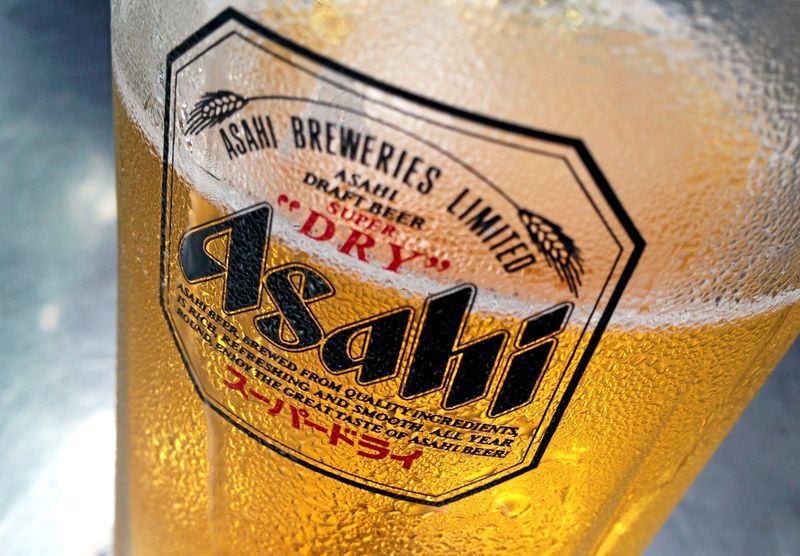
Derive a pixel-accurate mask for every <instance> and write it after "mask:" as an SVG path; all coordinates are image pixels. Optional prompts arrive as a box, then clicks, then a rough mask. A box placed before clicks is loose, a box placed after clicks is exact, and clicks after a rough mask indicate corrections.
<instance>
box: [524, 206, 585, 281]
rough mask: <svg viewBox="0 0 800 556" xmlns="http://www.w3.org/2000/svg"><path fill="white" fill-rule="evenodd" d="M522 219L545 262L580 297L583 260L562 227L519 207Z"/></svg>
mask: <svg viewBox="0 0 800 556" xmlns="http://www.w3.org/2000/svg"><path fill="white" fill-rule="evenodd" d="M518 211H519V212H518V214H519V219H520V220H521V221H522V224H523V225H524V226H525V229H526V230H527V231H528V235H529V236H530V238H531V241H532V242H533V244H534V245H535V246H536V248H537V249H538V250H539V253H541V254H542V257H544V260H545V261H547V264H548V265H550V267H551V268H553V269H554V270H555V271H556V274H558V277H559V279H560V280H561V281H562V282H565V283H566V284H567V287H568V288H569V291H571V292H572V293H573V294H575V297H577V296H578V288H579V287H580V286H581V285H582V283H581V276H582V275H583V260H582V259H581V253H580V250H579V249H578V247H577V245H575V242H574V241H572V238H570V237H569V236H568V235H567V234H565V233H564V232H563V231H562V230H561V227H560V226H559V225H558V224H556V223H555V222H552V221H550V220H548V219H547V218H545V217H544V216H540V215H538V214H536V213H534V212H531V211H530V210H528V209H526V208H522V207H518Z"/></svg>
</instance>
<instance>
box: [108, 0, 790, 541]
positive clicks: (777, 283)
mask: <svg viewBox="0 0 800 556" xmlns="http://www.w3.org/2000/svg"><path fill="white" fill-rule="evenodd" d="M546 4H547V3H533V5H529V4H528V3H513V2H512V3H508V4H507V5H506V4H505V3H500V4H498V3H496V2H486V3H484V2H464V3H460V2H427V1H426V2H413V3H410V2H409V3H390V2H383V3H371V2H365V1H364V2H362V1H353V2H349V1H342V2H332V1H331V2H328V1H318V2H314V3H310V2H296V3H295V2H288V3H284V4H282V5H280V6H277V7H276V6H274V5H273V3H268V2H263V3H261V2H244V1H242V2H234V7H233V8H226V9H223V8H224V6H220V5H219V4H218V3H216V2H200V1H182V2H174V3H173V2H170V3H162V2H154V1H143V2H128V1H119V2H114V5H113V10H114V13H113V31H114V46H113V61H114V79H115V109H116V133H117V134H116V138H117V152H118V158H117V172H118V173H117V176H118V191H119V193H118V194H119V203H120V221H119V234H120V250H121V254H120V297H119V303H120V320H119V326H120V328H119V338H120V354H119V407H120V413H119V423H120V428H119V456H118V462H119V469H118V477H119V478H118V488H119V490H118V507H117V550H118V552H119V553H120V554H159V555H160V554H176V555H177V554H181V555H182V554H189V553H191V554H236V555H239V554H284V553H299V554H340V553H341V554H417V553H419V554H488V553H491V552H504V553H514V554H516V553H518V554H539V553H547V554H561V553H574V554H583V553H587V552H592V553H608V552H614V553H630V552H631V551H638V550H641V549H642V548H643V547H644V546H645V545H646V543H647V541H648V540H649V539H650V537H651V536H652V534H653V533H654V532H655V530H656V529H657V528H658V526H659V525H660V523H661V522H662V521H663V519H664V518H665V517H666V515H667V514H668V512H669V510H670V509H671V507H672V506H673V505H674V503H675V502H676V501H677V499H678V497H679V496H680V494H681V493H682V491H683V490H684V489H685V488H686V486H687V485H688V484H689V482H690V481H691V480H692V479H693V477H694V476H695V475H696V474H697V472H698V471H699V469H700V468H701V466H702V465H703V463H704V462H705V461H706V460H707V459H708V458H709V457H710V455H711V453H712V452H713V450H714V448H715V447H716V446H717V444H718V443H719V442H720V440H721V439H722V437H723V436H724V434H725V433H726V431H727V430H728V429H729V428H730V426H731V424H732V423H733V421H734V420H735V418H736V417H737V416H738V415H739V413H740V412H741V411H742V409H743V408H744V406H745V404H746V403H747V402H748V401H749V400H750V398H751V397H752V396H753V394H754V393H755V391H756V390H757V389H758V387H759V385H760V384H761V382H762V381H763V380H764V378H765V377H766V375H767V374H768V372H769V371H770V369H771V368H772V367H773V365H774V364H775V363H776V362H777V360H778V359H779V358H780V356H781V354H782V353H783V352H784V351H785V349H786V348H787V346H788V345H789V343H790V342H791V341H792V339H793V338H794V336H795V334H796V333H797V330H798V326H800V309H798V303H797V301H798V291H799V290H798V288H800V283H798V282H800V278H798V274H800V273H798V267H799V266H800V264H799V262H800V259H799V257H800V253H799V252H800V249H798V245H797V240H796V238H797V237H798V231H799V226H800V224H798V219H797V218H796V212H797V211H796V208H797V201H798V199H797V189H796V184H797V167H798V165H797V151H796V149H795V150H794V151H792V150H791V149H792V148H793V147H791V141H790V140H789V139H790V138H791V134H792V133H793V131H792V130H793V129H795V126H796V113H794V116H792V117H794V118H795V121H794V122H792V121H789V120H785V119H781V118H779V117H776V116H775V114H774V113H772V112H770V110H771V109H772V107H774V106H778V104H779V103H777V101H776V102H775V103H765V102H763V98H765V97H764V95H768V94H773V95H776V96H779V95H781V94H784V93H783V92H782V91H783V90H782V89H781V88H780V87H779V86H777V85H780V83H777V85H776V86H774V87H769V86H768V85H769V79H772V77H771V75H772V74H769V75H767V74H765V75H761V74H759V73H758V72H757V71H756V70H755V69H752V70H751V69H749V68H751V67H752V68H755V67H757V66H759V64H757V62H758V59H757V58H748V56H749V54H748V52H749V51H748V50H747V45H745V44H743V43H741V42H739V41H738V39H736V37H735V35H736V33H735V32H734V31H735V29H732V28H731V27H730V26H729V25H725V26H723V25H720V26H719V27H716V26H715V24H714V22H715V21H716V19H715V18H714V17H708V14H706V16H705V18H704V19H703V17H701V16H703V14H700V13H689V12H687V11H683V10H682V9H681V8H679V7H677V6H674V5H671V4H661V3H656V2H650V1H648V0H641V1H636V2H628V3H625V4H624V6H625V7H624V8H622V7H619V4H618V3H616V2H607V3H606V2H600V3H597V2H592V3H586V4H585V5H584V3H582V2H577V3H555V4H553V5H546ZM694 9H695V10H702V9H703V8H702V7H699V8H698V7H695V8H694ZM711 15H712V16H713V14H711ZM700 20H702V21H705V22H706V23H704V24H703V26H699V25H695V22H697V21H700ZM709 21H710V22H711V23H709ZM750 63H752V66H751V65H748V64H750ZM774 64H778V62H774ZM762 65H763V64H762ZM764 67H767V65H764ZM769 67H772V66H769ZM776 67H777V66H776ZM743 69H748V71H749V73H748V72H746V71H742V70H743ZM774 74H775V75H781V76H783V77H782V79H788V77H786V76H787V75H789V74H787V73H781V72H779V71H778V70H775V72H774ZM772 84H773V85H775V83H772ZM792 90H795V91H796V89H792ZM787 94H788V93H787ZM795 94H796V93H795ZM789 100H790V101H792V102H794V101H795V100H796V99H795V98H790V99H789ZM792 153H794V154H792Z"/></svg>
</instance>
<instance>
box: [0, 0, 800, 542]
mask: <svg viewBox="0 0 800 556" xmlns="http://www.w3.org/2000/svg"><path fill="white" fill-rule="evenodd" d="M109 44H110V37H109V9H108V3H107V2H104V1H90V0H62V1H56V2H44V1H43V0H28V1H22V0H18V1H5V2H3V1H2V0H0V53H2V54H1V55H0V190H1V192H2V197H0V198H1V199H2V203H3V204H2V207H0V234H1V235H0V260H1V261H2V264H0V338H2V343H0V345H1V346H2V349H3V350H4V353H3V355H2V357H0V448H1V449H2V451H0V552H2V553H3V554H6V555H9V556H16V555H26V556H27V555H30V554H75V555H96V554H105V553H107V552H108V551H109V547H110V539H111V527H112V523H113V487H114V484H113V478H114V472H113V462H114V372H115V350H116V346H115V325H116V323H115V305H116V229H115V218H116V206H115V197H114V168H113V157H114V146H113V134H112V113H111V74H110V53H109ZM798 368H800V342H796V343H795V346H794V347H793V349H792V351H790V352H789V354H788V355H787V356H786V357H785V358H784V360H783V362H782V363H781V365H780V366H779V367H778V368H777V369H776V371H775V373H774V374H773V375H772V377H771V378H770V379H769V380H768V381H767V383H766V384H765V386H764V387H763V389H762V390H761V392H760V393H759V394H758V396H757V397H756V398H755V400H754V401H753V403H752V405H751V406H750V407H749V409H748V410H747V411H746V412H745V414H744V416H743V417H742V419H741V420H740V421H739V423H738V424H737V425H736V426H735V428H734V430H733V432H732V433H731V435H730V436H729V437H728V439H727V440H726V441H725V442H724V443H723V445H722V446H721V448H720V449H719V451H718V452H717V454H716V455H715V456H714V458H713V459H712V461H711V463H709V465H708V467H706V469H705V471H704V472H703V473H702V474H701V475H700V477H699V478H698V479H697V481H696V482H695V484H694V486H693V487H692V488H691V489H690V490H689V491H688V492H687V493H686V495H685V497H684V499H683V501H682V502H681V503H680V505H679V506H678V507H677V508H676V509H675V511H674V513H673V514H672V516H671V518H670V519H669V521H668V522H667V523H666V524H665V526H664V528H663V529H662V531H661V533H660V534H659V535H658V536H657V537H656V538H655V540H654V541H653V543H652V545H651V547H650V549H649V551H648V554H649V555H651V556H658V555H669V554H726V555H731V556H732V555H751V554H771V555H778V554H787V555H788V554H800V427H798V424H800V402H798V400H800V375H798V373H797V370H798Z"/></svg>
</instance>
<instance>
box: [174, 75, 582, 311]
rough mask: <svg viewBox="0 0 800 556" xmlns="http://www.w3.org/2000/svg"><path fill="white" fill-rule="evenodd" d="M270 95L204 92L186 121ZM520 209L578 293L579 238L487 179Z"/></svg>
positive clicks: (200, 123) (199, 124) (211, 122)
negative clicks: (575, 237)
mask: <svg viewBox="0 0 800 556" xmlns="http://www.w3.org/2000/svg"><path fill="white" fill-rule="evenodd" d="M267 98H270V97H268V96H253V97H244V96H242V95H239V94H237V93H234V92H233V91H226V90H219V91H209V92H206V93H203V96H202V97H200V100H199V101H197V102H196V103H195V105H194V108H192V111H191V113H190V114H189V119H188V120H187V121H186V130H185V133H186V134H187V135H192V134H195V133H199V132H201V131H203V130H204V129H207V128H209V127H211V126H215V125H217V124H221V123H222V122H224V121H225V120H227V119H228V118H230V117H231V116H233V115H234V114H236V113H237V112H238V111H239V110H241V109H242V108H244V107H245V106H246V105H247V104H248V103H249V102H251V101H254V100H259V99H267ZM484 181H485V182H486V183H487V185H489V187H491V188H492V189H494V190H495V191H496V192H497V193H499V194H500V195H501V196H502V197H503V198H505V199H506V200H507V201H508V202H509V203H511V204H512V205H513V206H514V207H515V208H516V209H517V214H518V215H519V219H520V220H521V221H522V224H523V226H525V229H526V230H527V231H528V235H529V236H530V239H531V241H532V242H533V244H534V245H535V246H536V248H537V249H538V250H539V253H541V255H542V257H544V260H545V261H547V264H548V265H549V266H550V267H551V268H553V269H554V270H555V272H556V274H557V275H558V277H559V279H560V280H561V282H562V283H566V284H567V287H568V288H569V291H570V292H572V293H573V294H574V295H575V296H576V297H577V296H578V288H579V287H580V286H581V285H582V283H581V276H582V275H583V260H582V259H581V254H580V250H579V249H578V246H577V245H575V242H574V241H573V240H572V238H571V237H569V236H568V235H567V234H565V233H564V231H563V230H562V229H561V226H559V225H558V224H556V223H555V222H553V221H551V220H548V219H547V218H545V217H544V216H541V215H539V214H536V213H535V212H533V211H530V210H528V209H526V208H524V207H522V206H520V205H519V204H518V203H517V202H516V201H515V200H514V199H512V198H511V197H509V195H508V194H507V193H506V192H505V191H503V190H502V189H501V188H500V187H498V186H497V184H494V183H492V182H490V181H488V180H484Z"/></svg>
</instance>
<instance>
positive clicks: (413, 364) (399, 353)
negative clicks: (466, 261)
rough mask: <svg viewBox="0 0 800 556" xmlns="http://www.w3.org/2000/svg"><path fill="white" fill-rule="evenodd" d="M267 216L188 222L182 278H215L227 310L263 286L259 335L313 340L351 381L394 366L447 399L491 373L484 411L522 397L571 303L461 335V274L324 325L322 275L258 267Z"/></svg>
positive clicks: (517, 403)
mask: <svg viewBox="0 0 800 556" xmlns="http://www.w3.org/2000/svg"><path fill="white" fill-rule="evenodd" d="M271 219H272V209H271V207H270V206H269V205H267V204H266V203H263V204H260V205H257V206H254V207H251V208H249V209H246V210H243V211H241V212H238V213H235V214H233V215H231V216H227V217H225V218H222V219H220V220H217V221H214V222H211V223H209V224H207V225H205V226H202V227H199V228H195V229H193V230H190V231H189V232H187V233H186V235H184V237H183V240H182V241H181V250H180V261H181V268H182V270H183V274H184V276H185V278H186V280H187V281H188V282H189V283H193V284H194V283H199V282H204V281H207V280H214V279H216V280H221V281H222V282H223V284H224V286H223V288H222V289H223V304H222V306H223V310H224V312H225V313H226V314H228V315H230V314H234V313H239V312H242V311H256V312H257V311H258V310H259V308H260V305H261V298H262V293H263V292H264V291H266V293H267V295H269V298H270V300H271V301H272V305H273V306H274V307H275V308H276V310H275V311H272V312H262V313H261V314H258V315H257V316H255V317H254V322H255V325H256V328H257V330H258V331H259V332H260V334H261V337H262V338H264V339H265V340H267V341H268V342H269V343H270V344H272V345H274V346H275V347H278V348H280V349H282V350H286V351H293V352H299V351H305V350H311V349H317V350H318V352H319V359H320V361H321V362H322V364H323V365H324V367H325V369H326V370H327V371H328V372H329V373H332V374H334V375H338V374H343V373H354V374H355V376H356V380H357V382H358V383H359V384H362V385H369V384H375V383H378V382H382V381H385V380H388V379H391V378H394V377H395V376H397V375H398V373H402V386H401V389H400V392H399V394H400V396H401V397H402V398H403V399H413V398H416V397H419V396H422V395H425V394H430V393H432V392H436V391H439V390H444V393H443V395H442V400H441V407H442V408H443V409H455V408H458V407H461V406H463V405H465V404H468V403H471V402H475V401H477V400H480V399H482V398H484V397H486V396H487V394H488V392H489V391H490V386H491V384H490V382H491V379H492V378H493V377H499V385H498V387H497V388H496V393H495V395H494V398H493V400H492V401H491V404H490V406H489V410H488V416H490V417H496V416H498V415H502V414H504V413H507V412H509V411H511V410H513V409H517V408H519V407H521V406H523V405H525V404H527V403H529V402H530V400H531V395H532V394H533V392H534V390H535V388H536V384H537V382H538V380H539V378H540V377H541V375H542V373H543V372H544V371H545V369H546V368H547V364H548V362H549V361H550V357H551V356H552V354H553V351H554V350H555V348H556V346H557V345H558V335H559V334H560V333H561V332H562V331H563V330H564V327H565V325H566V323H567V321H568V319H569V315H570V312H571V310H572V304H570V303H561V304H558V305H555V306H553V307H551V308H550V309H547V310H546V311H544V312H542V313H539V314H537V315H534V316H531V317H529V318H527V319H525V320H523V321H522V323H521V324H520V326H519V328H518V329H517V330H516V331H509V330H498V331H496V332H493V333H491V334H489V335H486V336H484V337H482V338H478V339H476V340H472V341H470V342H468V343H466V342H464V341H463V339H462V335H463V330H464V327H465V325H466V322H467V320H468V319H469V316H470V309H471V307H472V304H473V301H474V300H475V296H476V295H477V293H478V292H477V289H476V288H475V286H473V285H471V284H464V285H460V286H457V287H454V288H451V289H448V290H445V291H443V292H441V293H437V294H435V295H432V296H430V297H428V298H427V299H426V301H425V304H424V307H423V309H422V311H421V312H420V314H419V316H418V318H417V315H416V312H415V311H414V309H413V308H412V307H408V306H406V307H399V308H396V309H393V310H391V311H388V312H385V313H380V314H376V315H372V316H370V317H369V318H366V319H363V320H359V321H357V322H351V323H345V324H343V325H340V326H338V327H337V328H336V329H331V330H327V329H326V326H325V325H323V324H322V323H320V321H319V319H318V318H317V316H316V315H315V310H314V307H315V305H317V304H318V303H323V302H325V303H336V302H337V299H336V290H335V288H334V286H333V284H332V283H331V281H330V280H329V279H328V278H326V277H325V276H324V275H323V274H322V273H320V272H319V271H318V270H316V269H314V268H312V267H310V266H307V265H302V264H291V263H290V264H286V265H283V266H280V267H278V268H274V269H267V268H265V261H266V257H267V249H268V246H269V231H270V222H271ZM212 238H215V239H220V238H224V240H225V242H226V247H225V252H226V256H225V260H224V261H217V260H215V259H214V258H213V257H211V256H210V255H209V253H208V252H207V251H206V249H205V246H206V244H207V243H208V241H209V240H210V239H212ZM357 339H358V340H359V341H357V342H356V341H355V340H357ZM406 348H408V349H406ZM404 351H405V354H404ZM501 367H502V368H501ZM498 370H500V371H501V372H499V373H496V371H498Z"/></svg>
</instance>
